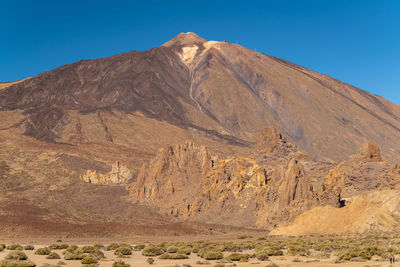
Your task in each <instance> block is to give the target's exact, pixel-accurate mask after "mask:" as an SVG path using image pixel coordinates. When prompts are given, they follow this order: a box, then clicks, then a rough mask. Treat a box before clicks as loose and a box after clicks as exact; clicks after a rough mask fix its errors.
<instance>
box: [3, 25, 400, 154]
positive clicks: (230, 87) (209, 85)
mask: <svg viewBox="0 0 400 267" xmlns="http://www.w3.org/2000/svg"><path fill="white" fill-rule="evenodd" d="M0 109H1V110H16V109H18V110H23V112H24V114H25V115H26V117H27V120H26V121H25V122H24V123H23V125H22V127H23V128H24V132H25V134H27V135H30V136H33V137H35V138H37V139H40V140H44V141H51V142H57V141H59V139H60V138H62V133H61V132H60V131H61V130H62V129H63V127H65V126H66V125H68V124H69V123H70V121H71V116H70V115H69V114H68V112H67V111H68V110H75V111H78V112H79V113H80V114H90V113H94V112H98V111H103V112H108V113H112V112H114V111H120V112H123V113H126V114H132V113H134V112H140V113H141V114H143V115H144V116H146V117H149V118H154V119H157V120H160V121H166V122H168V123H170V124H173V125H175V126H178V127H181V128H184V129H187V130H191V131H195V132H197V133H199V134H201V135H204V136H209V137H212V138H214V139H216V140H222V141H224V142H227V143H230V144H233V145H245V146H246V145H249V144H251V143H252V142H255V140H256V134H257V132H259V131H260V130H262V129H263V128H266V127H274V128H276V129H278V130H279V131H280V132H282V133H283V134H284V135H285V136H287V137H288V138H289V140H290V141H291V142H293V143H294V144H296V145H298V146H299V147H300V148H301V149H303V150H304V151H306V152H307V153H308V154H310V155H312V156H314V157H316V158H318V159H326V160H333V161H340V160H343V159H345V158H346V157H347V156H348V155H350V154H352V153H355V152H356V151H357V148H358V147H359V146H360V145H361V144H362V143H364V142H365V141H366V140H371V141H373V142H375V143H377V144H379V145H380V147H381V148H382V150H383V151H384V152H385V155H386V157H387V160H389V161H390V162H394V161H397V160H398V159H399V158H400V154H399V149H398V148H399V146H400V138H399V137H400V107H398V106H396V105H394V104H392V103H390V102H388V101H386V100H384V99H382V98H380V97H377V96H374V95H371V94H369V93H367V92H365V91H362V90H359V89H357V88H354V87H352V86H349V85H347V84H344V83H341V82H339V81H337V80H335V79H332V78H330V77H329V76H326V75H322V74H319V73H316V72H313V71H311V70H308V69H305V68H303V67H300V66H297V65H294V64H291V63H289V62H286V61H284V60H280V59H277V58H274V57H270V56H267V55H263V54H261V53H257V52H254V51H251V50H248V49H246V48H244V47H241V46H239V45H235V44H230V43H227V42H215V41H209V42H208V41H205V40H204V39H202V38H200V37H198V36H197V35H195V34H193V33H186V34H180V35H179V36H177V37H176V38H174V39H172V40H170V41H169V42H167V43H165V44H164V45H163V46H161V47H157V48H153V49H151V50H149V51H145V52H135V51H134V52H129V53H125V54H121V55H117V56H113V57H109V58H103V59H97V60H86V61H80V62H77V63H74V64H70V65H65V66H62V67H60V68H57V69H55V70H52V71H49V72H47V73H43V74H41V75H38V76H36V77H34V78H31V79H29V80H26V81H24V82H22V83H19V84H15V85H12V86H9V87H8V88H6V89H4V90H2V91H1V92H0ZM89 141H90V140H89ZM72 144H73V143H72Z"/></svg>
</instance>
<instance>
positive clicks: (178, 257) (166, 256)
mask: <svg viewBox="0 0 400 267" xmlns="http://www.w3.org/2000/svg"><path fill="white" fill-rule="evenodd" d="M158 258H159V259H162V260H183V259H188V258H189V256H188V255H186V254H178V253H165V254H162V255H161V256H160V257H158Z"/></svg>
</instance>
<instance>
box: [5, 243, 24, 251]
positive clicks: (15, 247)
mask: <svg viewBox="0 0 400 267" xmlns="http://www.w3.org/2000/svg"><path fill="white" fill-rule="evenodd" d="M7 249H8V250H22V249H23V248H22V246H21V245H18V244H11V245H8V246H7Z"/></svg>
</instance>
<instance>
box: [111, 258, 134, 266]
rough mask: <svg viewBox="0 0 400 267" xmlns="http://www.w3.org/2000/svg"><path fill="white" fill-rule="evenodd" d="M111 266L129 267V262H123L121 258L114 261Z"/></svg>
mask: <svg viewBox="0 0 400 267" xmlns="http://www.w3.org/2000/svg"><path fill="white" fill-rule="evenodd" d="M112 267H131V265H130V264H128V263H125V262H124V261H123V260H118V261H114V263H113V265H112Z"/></svg>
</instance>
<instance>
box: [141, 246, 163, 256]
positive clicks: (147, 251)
mask: <svg viewBox="0 0 400 267" xmlns="http://www.w3.org/2000/svg"><path fill="white" fill-rule="evenodd" d="M164 252H165V251H164V249H163V248H161V247H158V246H153V245H148V246H146V247H145V248H144V249H143V250H142V255H143V256H160V255H162V254H164Z"/></svg>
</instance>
